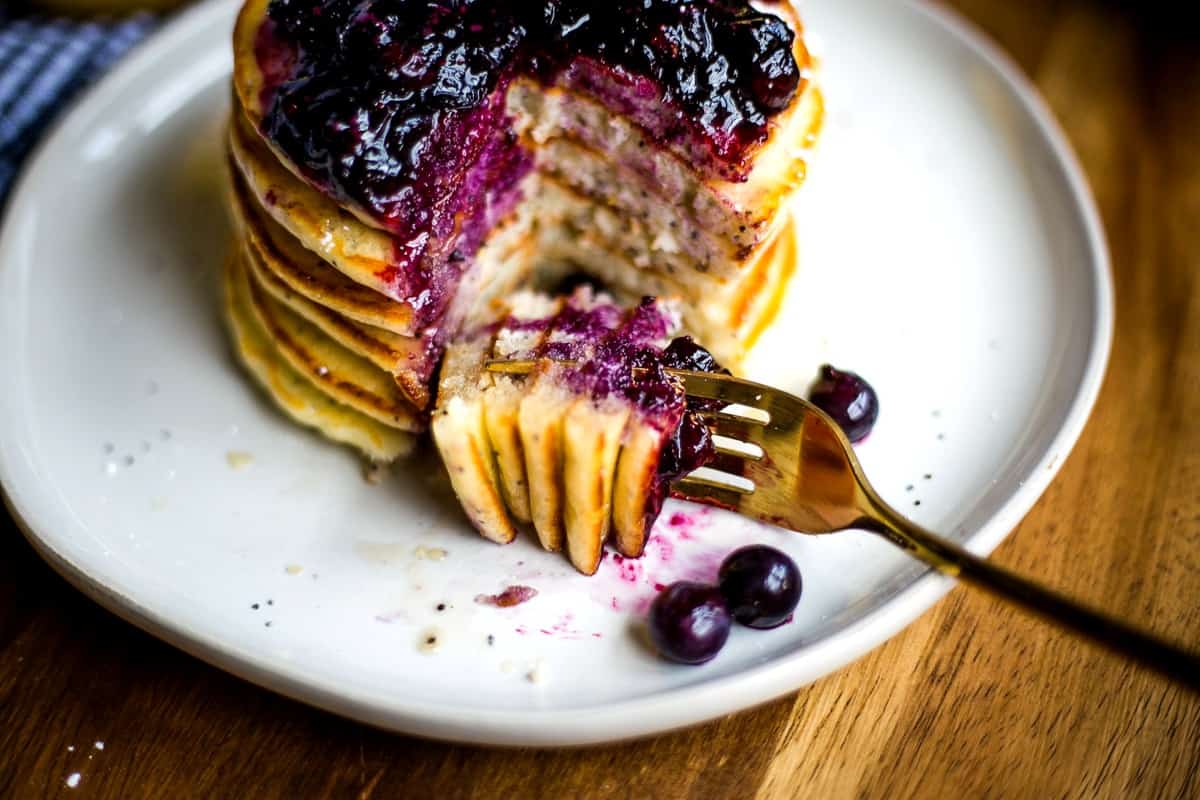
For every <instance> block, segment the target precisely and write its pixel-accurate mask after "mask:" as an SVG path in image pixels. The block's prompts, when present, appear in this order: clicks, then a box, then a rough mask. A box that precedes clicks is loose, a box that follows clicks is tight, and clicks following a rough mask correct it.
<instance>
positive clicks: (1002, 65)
mask: <svg viewBox="0 0 1200 800" xmlns="http://www.w3.org/2000/svg"><path fill="white" fill-rule="evenodd" d="M239 2H240V0H204V2H202V3H200V4H198V5H196V6H193V7H191V8H189V9H187V10H186V11H184V12H183V13H181V14H179V15H178V16H176V17H175V18H174V19H173V20H171V21H170V22H168V23H167V24H166V25H164V26H163V27H162V28H161V29H160V30H159V31H157V32H156V33H154V34H152V35H151V36H150V37H148V38H147V40H146V41H144V42H142V43H141V44H139V45H138V46H136V47H135V48H134V50H133V51H132V52H131V53H129V54H128V55H127V56H126V58H124V59H123V60H122V62H121V63H120V64H118V65H117V67H116V68H115V69H113V70H112V71H111V72H110V73H109V74H107V75H106V76H104V77H103V78H102V79H101V80H99V81H98V82H97V83H96V84H94V85H93V86H92V87H90V88H89V89H88V90H86V91H85V92H84V93H83V94H82V95H81V96H80V97H78V98H76V100H75V101H74V102H73V103H72V104H71V106H70V108H69V109H67V110H66V112H65V113H63V115H62V116H61V117H60V118H59V120H57V121H56V122H55V124H54V125H53V127H52V129H51V131H50V132H49V133H48V134H47V135H45V136H44V137H43V138H42V140H41V142H40V143H39V144H38V145H37V147H36V148H35V149H34V151H33V153H32V154H31V155H30V157H29V159H28V160H27V162H26V164H25V168H24V169H22V171H21V173H20V175H19V176H18V178H17V181H16V183H15V185H14V187H13V190H12V193H11V195H10V197H9V202H8V204H7V206H8V207H7V209H5V212H4V219H3V221H2V223H0V254H3V253H4V252H5V251H6V250H7V249H9V248H8V247H7V246H6V242H8V241H9V240H10V239H12V238H14V236H15V234H14V233H12V232H11V231H10V226H12V225H13V224H14V223H13V220H14V218H15V217H16V212H15V209H17V208H19V207H20V206H21V205H22V204H23V203H24V202H26V198H25V196H26V195H27V194H30V193H32V192H33V188H32V186H33V176H35V175H36V174H37V172H38V169H37V167H38V166H39V165H40V163H41V162H42V160H43V159H44V157H45V154H46V153H47V152H50V151H51V150H52V149H53V148H54V147H55V146H56V144H57V142H58V141H59V140H60V139H63V138H65V137H66V136H68V135H69V134H70V133H71V128H72V126H73V124H76V123H74V120H76V119H78V118H80V117H82V116H84V115H85V113H86V112H87V111H88V110H89V109H93V108H95V107H96V106H98V105H100V104H102V103H103V102H104V100H105V97H106V95H108V94H111V93H113V92H115V91H117V90H118V89H119V88H120V87H121V86H123V85H124V84H125V83H126V82H128V81H130V80H133V79H136V78H138V77H140V76H141V75H142V73H143V72H144V71H145V69H146V66H144V65H148V64H150V63H153V62H154V61H156V60H157V59H158V58H160V57H161V56H162V54H163V53H164V51H168V50H170V49H171V47H172V46H173V45H174V43H175V42H176V41H177V40H179V39H186V38H188V37H189V36H191V35H192V29H193V28H196V27H203V26H205V25H207V24H213V23H214V22H215V20H214V19H212V18H213V17H219V16H221V15H227V16H228V17H229V18H230V20H232V16H233V13H232V12H233V9H234V8H236V7H237V5H238V4H239ZM903 2H904V5H905V6H908V7H909V9H910V10H911V11H913V12H915V13H918V14H921V15H923V16H925V17H926V18H927V19H928V20H930V21H931V22H932V23H934V24H935V25H937V26H938V27H940V28H941V29H942V31H943V32H944V33H945V34H946V35H947V36H949V37H950V38H952V39H954V40H956V41H957V42H958V43H959V44H961V45H963V46H965V47H966V48H967V49H968V50H970V51H971V52H973V53H974V54H975V55H977V56H978V57H979V58H980V59H981V60H982V61H983V62H984V63H985V64H986V65H987V66H988V67H989V68H991V69H992V70H993V71H994V73H995V74H996V75H997V77H999V78H1000V79H1001V81H1002V82H1003V83H1004V85H1005V86H1006V88H1007V89H1008V91H1009V92H1010V93H1011V94H1012V96H1013V97H1014V99H1015V100H1016V101H1017V102H1018V103H1019V104H1020V105H1021V106H1022V107H1024V110H1025V111H1026V112H1027V113H1028V115H1029V117H1030V119H1031V121H1032V122H1033V124H1034V126H1035V128H1036V129H1037V131H1038V132H1039V134H1040V137H1041V139H1042V141H1043V142H1044V143H1045V144H1046V145H1047V146H1048V149H1049V152H1050V153H1051V154H1052V155H1053V157H1054V159H1055V160H1056V161H1057V163H1058V164H1059V165H1060V167H1061V170H1062V176H1063V178H1064V180H1065V184H1066V188H1067V189H1068V190H1069V194H1070V196H1071V200H1072V203H1073V206H1074V209H1075V211H1076V213H1077V215H1078V217H1079V220H1078V221H1079V223H1080V224H1081V229H1082V230H1083V232H1084V233H1085V234H1086V236H1085V238H1086V244H1087V248H1088V251H1089V254H1090V259H1089V261H1090V267H1091V278H1092V283H1093V292H1092V294H1091V297H1090V298H1088V300H1089V304H1090V306H1091V311H1092V314H1093V321H1092V326H1091V331H1090V341H1089V349H1088V353H1087V357H1086V360H1085V362H1084V367H1083V376H1082V379H1081V380H1080V383H1079V385H1078V386H1077V387H1076V389H1075V392H1074V395H1073V396H1072V398H1071V401H1070V403H1069V405H1068V406H1067V410H1066V414H1065V416H1064V417H1063V418H1062V420H1061V422H1060V424H1059V426H1058V430H1057V432H1056V433H1055V434H1054V435H1053V436H1052V437H1051V438H1050V440H1049V441H1048V443H1047V445H1046V447H1045V452H1044V453H1043V454H1042V457H1041V458H1040V459H1039V460H1038V461H1037V462H1036V463H1034V464H1033V465H1032V467H1031V470H1030V472H1029V474H1028V475H1027V476H1026V479H1025V480H1024V482H1023V483H1021V484H1020V485H1018V487H1017V488H1016V490H1015V491H1014V492H1013V493H1012V494H1011V495H1010V496H1009V498H1008V499H1007V500H1005V501H1004V502H1003V503H1002V505H1001V506H1000V508H999V509H998V510H997V511H996V512H995V513H994V514H993V515H992V516H991V517H990V518H989V519H987V520H986V521H985V522H984V524H983V525H982V526H980V527H979V528H978V529H977V530H976V531H975V532H974V533H973V534H972V535H971V536H970V537H969V538H968V539H967V540H966V541H965V545H966V547H967V548H968V549H970V550H971V551H972V552H975V553H977V554H980V555H986V554H988V553H990V552H991V551H992V550H993V549H994V548H995V547H996V546H997V545H998V544H999V543H1000V542H1001V541H1003V540H1004V539H1005V538H1006V537H1007V536H1008V535H1009V533H1011V531H1012V530H1013V529H1014V528H1015V527H1016V525H1017V524H1018V523H1019V522H1020V521H1021V519H1022V518H1023V517H1024V516H1025V515H1026V514H1027V513H1028V512H1029V510H1030V508H1032V506H1033V505H1034V503H1036V502H1037V500H1038V499H1039V498H1040V497H1041V495H1042V494H1043V492H1044V491H1045V489H1046V488H1047V486H1048V485H1049V484H1050V481H1051V480H1053V478H1054V477H1055V476H1056V475H1057V473H1058V470H1059V469H1060V468H1061V466H1062V464H1063V463H1065V461H1066V460H1067V457H1068V456H1069V454H1070V452H1071V451H1072V449H1073V448H1074V446H1075V444H1076V442H1077V441H1078V439H1079V436H1080V435H1081V433H1082V431H1083V428H1084V426H1085V425H1086V423H1087V421H1088V419H1089V417H1090V416H1091V412H1092V409H1093V408H1094V406H1095V402H1096V399H1097V397H1098V395H1099V392H1100V388H1101V385H1102V383H1103V380H1104V376H1105V372H1106V368H1107V364H1108V359H1109V355H1110V352H1111V348H1112V337H1113V320H1114V304H1113V280H1112V273H1111V262H1110V256H1109V250H1108V246H1107V242H1106V239H1105V234H1104V227H1103V224H1102V221H1101V217H1100V214H1099V211H1098V209H1097V207H1096V203H1095V199H1094V197H1093V196H1092V193H1091V189H1090V187H1089V185H1088V182H1087V179H1086V177H1085V173H1084V172H1083V169H1082V167H1081V165H1080V163H1079V160H1078V158H1077V156H1076V155H1075V152H1074V150H1073V149H1072V147H1071V145H1070V144H1069V140H1068V139H1067V137H1066V135H1065V134H1064V132H1063V131H1062V129H1061V127H1060V126H1059V123H1058V122H1057V120H1056V119H1055V117H1054V115H1053V113H1052V112H1051V110H1050V108H1049V106H1048V104H1047V103H1046V101H1045V100H1044V99H1043V98H1042V96H1041V94H1040V93H1039V92H1038V90H1037V88H1036V87H1035V86H1034V85H1033V83H1032V82H1031V81H1030V80H1029V79H1028V78H1027V77H1026V76H1025V74H1024V73H1023V72H1022V71H1021V69H1020V67H1019V66H1018V65H1017V64H1016V63H1015V62H1014V61H1013V60H1012V59H1011V57H1010V56H1008V55H1007V54H1006V53H1005V52H1004V51H1003V50H1002V49H1001V48H1000V47H999V46H998V45H997V44H995V43H994V42H993V41H992V40H991V39H990V38H989V37H988V36H987V35H986V34H985V33H983V32H982V31H980V30H979V29H978V28H977V27H976V26H975V25H974V24H973V23H971V22H969V21H967V20H966V19H964V18H963V17H961V16H960V15H959V14H958V13H957V12H956V11H953V10H952V9H949V8H947V7H945V6H943V5H941V4H940V3H936V2H928V1H927V0H926V1H923V0H903ZM0 268H3V265H2V264H0ZM11 472H12V471H11V470H10V468H9V463H8V459H0V496H2V498H3V501H4V504H5V506H6V507H7V509H8V511H9V513H10V514H11V515H12V518H13V520H14V521H15V522H16V525H17V527H18V528H19V529H20V530H21V532H22V534H23V535H24V536H25V538H26V539H27V540H28V541H29V542H30V544H31V545H32V547H33V548H34V550H35V552H37V553H38V555H39V556H40V557H41V558H42V559H43V560H45V561H46V562H47V563H48V564H49V565H50V567H51V568H52V569H54V571H55V572H57V573H58V574H59V575H61V576H62V577H63V578H64V579H66V580H67V582H68V583H70V584H71V585H72V586H74V587H75V588H76V589H78V590H79V591H80V592H82V593H83V594H84V595H86V596H87V597H89V598H90V599H92V600H93V601H95V602H97V603H98V604H99V605H101V606H102V607H104V608H105V609H107V610H108V611H110V612H112V613H114V614H115V615H117V616H118V617H120V618H122V619H124V620H125V621H126V622H129V623H131V624H133V625H135V626H137V627H138V628H141V629H142V630H144V631H146V632H147V633H150V634H151V635H153V636H155V637H157V638H159V639H162V640H163V641H166V642H167V643H169V644H171V645H172V646H174V647H177V648H178V649H180V650H182V651H184V652H186V653H188V654H189V655H192V656H194V657H196V658H199V659H200V660H202V661H204V662H206V663H209V664H211V665H213V666H215V667H217V668H219V669H221V670H223V671H225V672H228V673H230V674H232V675H235V676H237V677H239V678H241V679H243V680H246V681H249V682H251V683H254V684H257V685H259V686H261V687H263V688H266V689H269V690H271V691H275V692H277V693H280V694H283V695H285V696H287V697H289V698H291V699H294V700H299V701H301V702H304V703H306V704H309V705H312V706H316V707H318V708H321V709H323V710H326V711H330V712H333V713H336V714H340V715H342V716H346V717H350V718H353V719H356V720H358V721H360V722H364V723H367V724H370V725H373V726H376V727H380V728H384V729H387V730H390V731H395V732H399V733H405V734H409V735H416V736H423V737H427V738H435V739H439V740H443V741H452V742H461V743H471V744H487V745H496V746H539V747H558V746H575V745H587V744H599V743H603V742H614V741H623V740H628V739H634V738H641V737H645V736H651V735H656V734H662V733H665V732H667V731H671V730H675V729H678V728H683V727H687V726H691V725H696V724H700V723H702V722H707V721H709V720H712V719H714V718H716V717H719V716H723V715H726V714H731V713H735V712H739V711H743V710H747V709H749V708H752V707H755V706H758V705H761V704H763V703H766V702H769V701H771V700H773V699H776V698H778V697H781V696H783V695H786V694H788V693H791V692H794V691H797V690H798V689H800V688H801V687H803V686H805V685H807V684H809V683H811V682H813V681H815V680H817V679H818V678H820V677H823V676H824V675H826V674H828V673H830V672H832V671H834V670H836V669H838V668H840V667H842V666H845V665H846V664H849V663H850V662H852V661H854V660H855V659H857V658H860V657H862V656H863V655H866V654H867V653H868V652H870V651H871V650H873V649H874V648H875V647H877V646H879V645H880V644H882V643H883V642H885V641H886V640H887V639H890V638H891V637H892V636H894V635H895V634H896V633H897V632H899V631H900V630H902V629H903V628H905V627H907V626H908V625H909V624H910V623H911V622H912V621H913V620H915V619H916V618H917V617H918V616H920V615H921V614H923V613H924V612H925V611H927V610H928V609H929V608H931V607H932V606H933V604H934V603H935V602H937V600H938V599H940V598H941V597H942V596H943V595H945V594H946V593H947V592H948V591H949V590H950V589H951V588H952V587H953V585H954V582H953V581H952V580H950V579H948V578H945V577H943V576H941V575H938V574H936V573H933V572H926V573H924V574H923V575H921V576H919V577H917V578H915V579H914V580H913V581H912V582H911V583H910V584H909V585H907V586H906V587H904V588H902V589H900V590H898V591H897V592H896V593H895V594H894V595H893V596H892V597H891V598H890V599H888V600H886V601H884V602H883V604H882V605H881V606H880V607H879V608H877V609H875V610H873V611H871V612H869V613H868V614H867V615H866V616H864V617H863V618H861V619H859V620H856V621H855V622H853V623H851V624H849V625H847V626H846V627H844V628H842V629H841V630H838V631H836V632H834V633H831V634H829V635H828V636H825V637H823V638H822V639H820V640H819V641H818V642H817V643H816V644H814V645H810V646H806V647H799V648H797V649H795V650H794V651H792V652H791V653H789V654H788V655H786V656H782V657H780V658H778V659H775V660H774V661H772V662H769V663H766V664H761V665H758V666H753V667H749V668H747V669H744V670H742V671H740V672H737V673H734V674H731V675H727V676H723V677H717V678H713V679H710V680H706V681H701V682H699V683H694V684H690V685H686V686H682V687H677V688H674V689H670V690H666V691H662V692H659V693H656V694H653V695H647V696H642V697H636V698H631V699H625V700H621V701H619V702H616V703H611V704H607V705H604V706H593V707H587V708H582V709H580V708H572V709H495V708H493V709H480V708H472V707H456V706H445V705H439V704H437V703H430V702H423V701H420V700H416V701H414V700H412V699H402V701H400V702H397V701H396V700H395V699H392V700H391V701H390V702H389V703H388V704H387V705H381V704H380V703H379V698H378V696H376V695H373V694H372V693H370V692H364V691H356V690H353V689H352V688H348V687H341V688H340V689H339V690H338V691H333V690H331V689H329V688H328V687H327V686H325V685H322V684H320V682H319V681H317V680H315V679H306V676H305V674H304V671H303V670H302V669H299V668H297V667H296V665H292V664H281V663H278V662H275V661H273V660H271V659H270V658H267V657H264V656H261V655H260V654H259V653H257V652H254V651H247V650H244V649H239V648H237V647H236V646H234V645H231V644H230V643H228V642H223V641H222V640H221V639H220V637H218V636H216V635H212V634H209V633H205V632H204V631H201V630H198V629H194V628H188V626H187V625H186V624H184V623H180V622H178V621H175V620H172V619H171V618H168V617H165V616H163V615H161V614H158V613H156V612H155V611H154V610H153V609H152V608H149V607H146V606H144V605H142V604H141V603H139V602H138V601H137V600H135V599H134V598H132V597H130V596H128V595H126V594H123V593H121V592H119V591H117V590H116V589H113V588H112V587H110V586H107V585H105V584H102V583H100V582H99V581H98V580H96V579H94V578H92V577H91V576H90V575H89V573H88V571H87V570H86V569H85V568H84V567H83V566H81V565H80V564H77V563H75V562H73V561H72V560H71V559H70V558H68V557H67V556H66V555H64V554H63V553H62V552H60V551H59V550H58V549H56V548H55V546H54V539H55V536H54V534H53V533H49V535H45V534H41V533H39V532H37V531H36V530H35V529H34V527H33V526H32V525H31V524H30V523H29V522H28V521H27V519H26V516H25V515H24V514H23V513H22V511H21V508H20V506H21V499H20V497H19V496H14V495H13V494H12V493H10V489H9V485H10V484H11V483H12V480H11V478H12V474H11ZM31 516H32V515H31Z"/></svg>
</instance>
